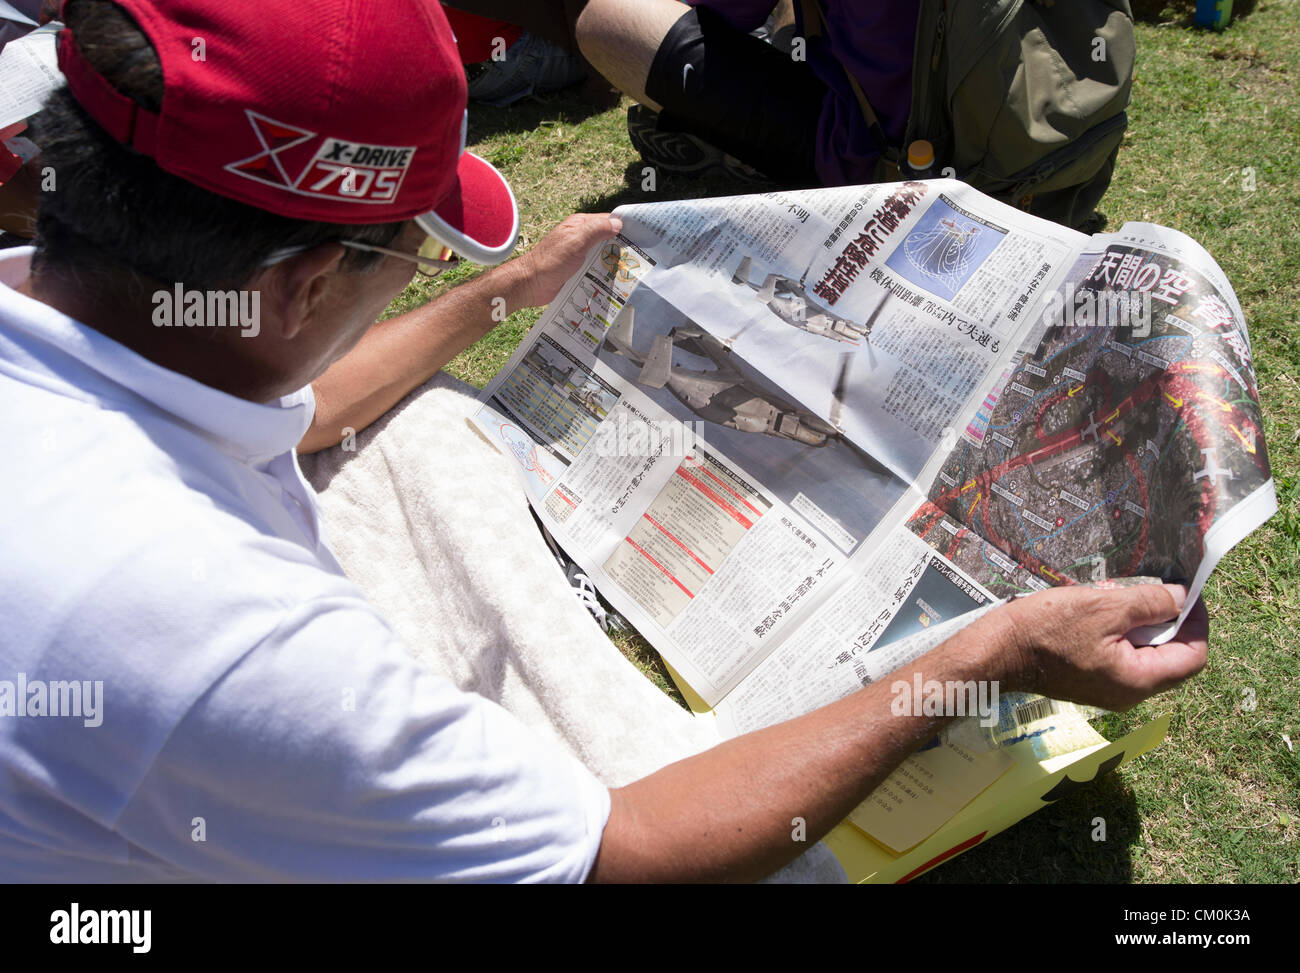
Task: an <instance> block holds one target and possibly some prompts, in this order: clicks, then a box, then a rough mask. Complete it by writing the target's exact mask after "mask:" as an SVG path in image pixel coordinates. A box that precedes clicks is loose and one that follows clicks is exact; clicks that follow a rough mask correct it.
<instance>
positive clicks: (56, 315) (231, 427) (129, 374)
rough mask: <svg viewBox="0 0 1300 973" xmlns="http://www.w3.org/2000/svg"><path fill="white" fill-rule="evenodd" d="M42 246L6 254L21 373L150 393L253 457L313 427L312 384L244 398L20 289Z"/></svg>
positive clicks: (230, 448) (3, 275)
mask: <svg viewBox="0 0 1300 973" xmlns="http://www.w3.org/2000/svg"><path fill="white" fill-rule="evenodd" d="M34 252H35V251H34V249H33V248H31V247H20V248H16V249H13V250H10V251H8V252H0V339H4V338H8V337H12V336H14V335H17V336H20V338H19V340H18V342H17V346H21V350H20V348H19V347H17V346H15V345H14V344H13V343H11V342H10V341H4V340H0V361H3V359H5V358H8V359H10V361H11V364H13V365H17V366H18V367H19V369H20V372H25V373H29V374H32V375H33V376H35V375H41V376H42V378H43V380H42V381H41V384H43V385H45V386H47V387H49V386H51V385H53V386H54V387H55V388H56V390H57V391H60V392H62V393H63V394H69V395H79V396H81V397H87V396H89V397H92V398H95V399H97V400H116V401H118V402H119V403H120V402H121V400H122V399H123V398H129V397H131V396H134V397H136V398H139V399H143V400H145V401H146V402H148V403H150V404H151V405H152V406H154V407H155V408H156V409H158V410H160V411H162V412H163V413H165V414H166V415H167V416H169V417H171V418H173V419H174V420H176V421H178V422H180V423H183V424H185V425H187V426H190V427H192V428H194V429H196V430H197V431H198V432H199V433H200V434H202V435H204V436H205V437H207V438H208V439H211V440H213V441H214V442H215V443H216V444H217V445H218V446H219V447H220V448H222V449H223V450H224V451H226V452H228V453H231V454H232V455H234V456H236V457H237V458H239V459H240V460H243V461H244V462H248V463H259V462H262V461H265V460H267V459H270V458H272V457H274V456H278V455H280V454H281V453H286V452H288V451H289V450H291V449H292V448H293V447H295V446H296V445H297V444H298V442H299V441H300V440H301V439H302V437H303V435H304V434H305V433H306V432H307V428H308V427H309V426H310V425H311V420H312V415H313V413H314V412H315V409H316V399H315V396H314V395H313V394H312V390H311V386H310V385H308V386H307V387H305V388H302V389H299V390H298V391H297V392H294V393H292V394H291V395H286V396H284V397H283V398H280V399H277V400H276V401H274V402H269V403H266V404H261V403H257V402H249V401H248V400H247V399H240V398H236V397H235V396H233V395H228V394H227V393H225V392H222V391H220V390H218V389H214V388H212V387H211V386H208V385H204V384H202V383H201V382H196V381H195V380H194V379H192V378H189V377H187V376H185V375H182V374H180V373H179V372H173V371H170V370H169V369H166V368H163V367H162V366H161V365H156V364H154V363H153V362H151V361H149V360H148V359H147V358H144V357H142V356H140V355H138V354H136V353H135V352H133V351H131V350H130V349H129V348H127V347H126V346H124V345H121V344H118V343H117V342H116V341H113V340H112V339H111V338H108V337H106V336H104V335H102V334H100V333H99V332H98V331H96V330H94V329H93V328H90V327H87V326H86V325H84V324H82V323H80V322H79V321H76V320H75V319H73V318H70V317H68V316H67V315H66V314H63V313H62V312H61V311H57V310H55V309H54V308H52V307H50V306H49V305H47V304H42V303H41V302H40V301H37V300H34V299H33V298H30V297H27V296H26V295H25V294H20V293H18V292H17V291H16V290H14V288H16V287H18V286H19V285H20V284H22V282H23V281H25V280H26V279H27V277H28V275H29V273H30V269H31V259H32V254H33V253H34ZM5 332H9V334H5ZM79 366H80V367H79ZM5 371H6V372H7V373H9V374H11V375H12V374H13V371H12V369H5ZM87 372H89V373H90V375H89V376H88V374H87ZM20 377H21V376H20ZM87 378H89V379H90V380H89V381H87ZM123 393H126V395H124V394H123Z"/></svg>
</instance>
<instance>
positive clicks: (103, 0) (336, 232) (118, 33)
mask: <svg viewBox="0 0 1300 973" xmlns="http://www.w3.org/2000/svg"><path fill="white" fill-rule="evenodd" d="M66 20H67V25H68V26H69V27H70V28H72V30H73V33H74V36H75V37H76V39H77V43H78V46H79V47H80V48H81V50H82V52H83V53H84V54H85V56H86V58H87V60H88V61H89V62H90V63H91V65H92V66H93V67H94V68H95V69H96V70H97V71H99V73H100V74H102V75H103V76H104V78H105V80H107V81H108V83H109V84H110V85H112V86H113V87H114V88H115V89H117V90H118V91H119V92H121V93H122V94H124V95H126V96H127V97H129V98H132V99H134V100H135V101H136V102H138V103H139V104H140V105H142V106H144V107H145V108H147V109H149V110H150V111H153V112H157V111H158V110H159V108H160V106H161V104H162V95H163V77H162V66H161V64H160V63H159V60H158V54H157V52H156V51H155V50H154V48H153V45H152V44H151V43H150V42H149V39H148V37H146V36H145V34H144V32H143V31H142V30H141V29H140V28H139V26H138V25H137V24H136V22H135V21H134V20H133V19H132V18H131V17H130V16H129V15H128V14H127V13H126V11H124V10H123V9H122V8H121V7H119V6H117V5H116V4H115V3H112V2H110V0H74V2H73V3H71V4H69V6H68V9H67V13H66ZM31 127H32V130H33V138H34V140H35V141H36V142H37V144H39V145H40V147H41V161H42V163H43V164H44V165H46V166H49V167H51V168H52V169H53V171H54V177H55V180H56V188H55V189H54V190H53V191H43V192H42V193H41V202H40V210H39V215H38V217H37V221H36V245H37V253H36V256H35V259H34V261H33V265H34V268H35V269H36V270H37V271H38V272H44V271H50V270H52V271H59V270H66V271H68V272H75V273H76V274H77V275H78V276H79V277H85V276H88V275H95V274H108V275H113V274H116V273H120V272H122V271H124V270H129V271H134V272H135V273H137V274H139V275H143V276H145V277H147V278H150V279H152V280H155V281H160V282H176V281H180V282H183V283H184V284H185V286H186V287H187V288H193V289H196V290H224V289H230V288H234V287H240V286H243V285H244V284H245V283H247V282H248V280H249V279H250V278H252V276H253V275H254V273H255V272H256V270H257V268H258V266H259V264H261V262H262V261H263V260H265V259H266V258H267V257H268V256H269V255H270V254H271V253H272V252H273V251H275V250H278V249H280V248H282V247H298V246H301V247H313V246H318V245H319V244H322V243H329V242H332V241H335V240H342V239H350V240H359V241H361V242H362V243H370V244H374V245H377V246H388V245H389V244H391V243H392V242H393V240H394V239H396V237H397V235H398V234H399V233H400V232H401V228H402V226H403V224H402V223H401V222H398V223H375V224H366V225H339V224H333V223H314V222H307V221H303V220H294V219H289V218H287V217H284V216H278V215H276V214H274V213H268V212H266V211H265V210H260V209H257V208H255V207H252V206H247V205H245V204H243V203H240V202H236V201H235V200H233V199H227V198H226V197H224V196H218V195H216V194H215V193H211V192H208V191H207V190H206V189H201V188H199V187H198V186H195V185H193V184H192V183H189V182H186V181H185V180H183V179H181V178H179V177H177V176H173V175H172V174H171V173H168V172H164V171H163V170H162V169H160V168H159V167H158V166H157V165H156V164H155V163H154V161H153V160H152V159H150V158H148V157H147V156H144V155H141V154H139V153H138V152H135V151H134V150H132V149H129V148H127V147H125V146H123V145H121V144H120V143H118V142H117V141H116V140H115V139H114V138H113V137H112V136H110V135H109V134H108V133H107V132H105V131H104V130H103V129H102V128H100V126H99V124H98V123H97V122H95V120H94V119H93V118H91V117H90V115H88V114H87V113H86V111H85V110H84V109H83V108H82V107H81V106H80V105H79V104H78V103H77V100H76V99H75V98H74V97H73V95H72V93H71V92H70V91H69V90H68V89H67V88H66V87H64V88H60V89H59V90H58V91H56V92H55V93H54V94H53V95H51V96H50V98H49V100H48V101H47V102H46V106H45V108H44V109H43V110H42V111H41V113H40V114H39V115H37V116H36V118H35V119H33V121H32V125H31ZM343 259H344V263H343V266H345V267H347V268H348V269H351V270H357V271H359V270H364V269H366V268H367V267H368V266H370V265H371V264H373V263H374V262H375V260H376V259H377V257H376V255H374V254H370V253H365V252H362V251H357V250H348V251H347V252H346V253H345V255H344V258H343Z"/></svg>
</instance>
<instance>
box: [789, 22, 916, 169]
mask: <svg viewBox="0 0 1300 973" xmlns="http://www.w3.org/2000/svg"><path fill="white" fill-rule="evenodd" d="M799 2H800V6H801V8H802V10H803V32H804V35H805V36H806V37H807V38H808V40H809V41H812V40H815V39H821V38H823V37H825V34H826V17H825V16H824V15H823V13H822V7H821V2H820V0H799ZM836 60H838V58H837V59H836ZM840 68H841V69H842V70H843V71H844V77H846V78H848V79H849V87H850V88H851V89H853V97H854V98H856V99H857V101H858V107H859V108H860V109H861V110H862V117H863V118H864V119H866V122H867V128H868V130H869V131H870V132H871V137H872V139H873V140H874V141H875V143H876V148H877V149H878V150H879V152H880V163H881V164H880V165H877V167H876V169H877V175H878V176H880V177H881V178H880V181H881V182H895V181H897V180H898V179H899V178H901V173H900V170H899V167H898V152H897V150H896V149H895V148H894V147H893V146H892V145H890V144H889V138H888V137H887V136H886V135H885V127H884V126H883V125H881V124H880V116H878V115H877V114H876V110H875V109H874V108H872V107H871V99H870V98H868V97H867V93H866V92H865V91H863V90H862V85H860V84H859V83H858V79H857V78H855V77H854V76H853V75H852V74H851V73H850V72H849V69H848V68H846V67H844V64H843V63H842V62H841V63H840Z"/></svg>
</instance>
